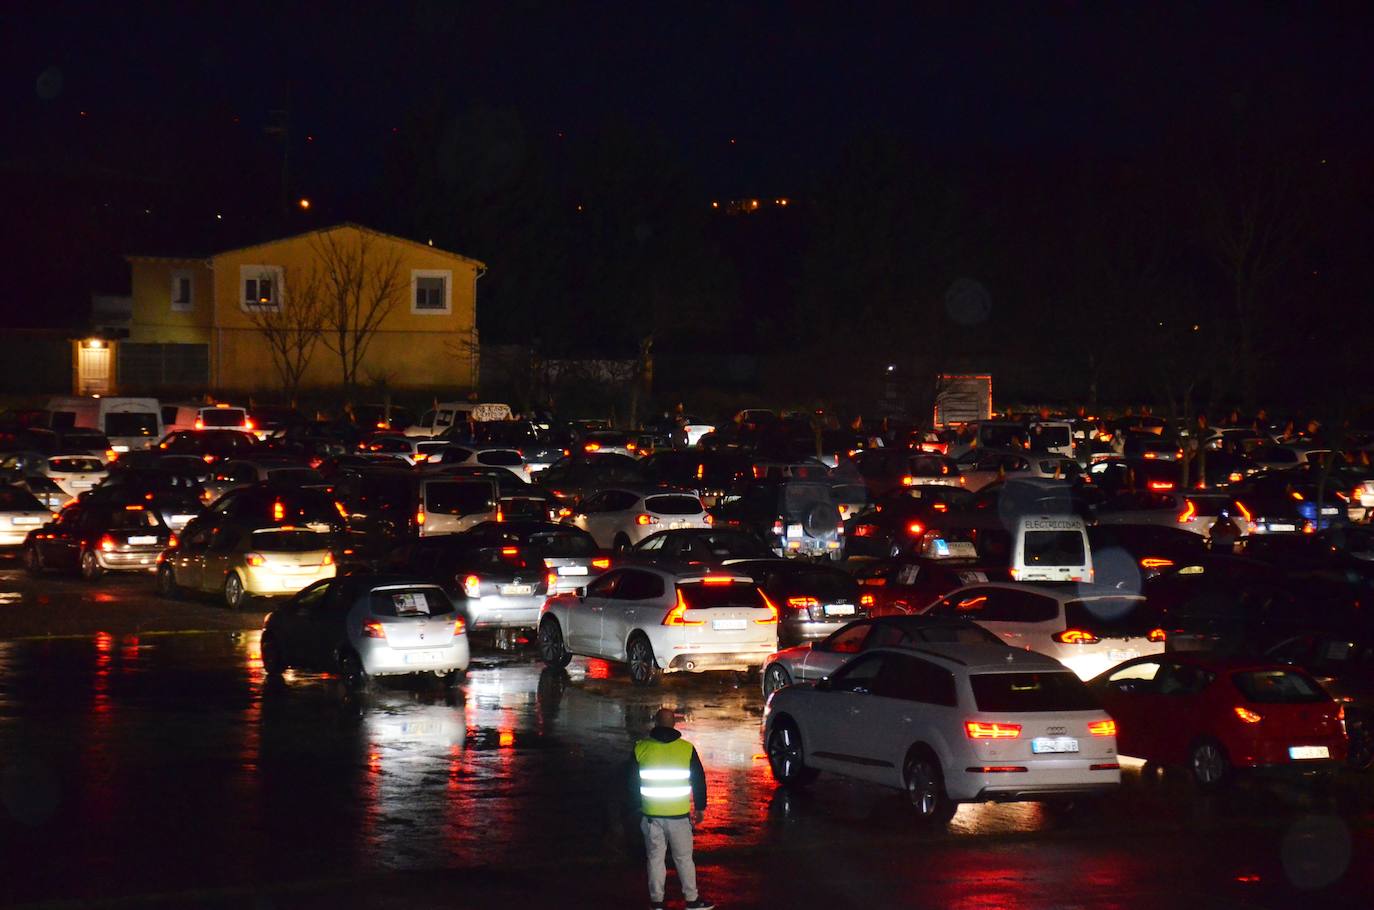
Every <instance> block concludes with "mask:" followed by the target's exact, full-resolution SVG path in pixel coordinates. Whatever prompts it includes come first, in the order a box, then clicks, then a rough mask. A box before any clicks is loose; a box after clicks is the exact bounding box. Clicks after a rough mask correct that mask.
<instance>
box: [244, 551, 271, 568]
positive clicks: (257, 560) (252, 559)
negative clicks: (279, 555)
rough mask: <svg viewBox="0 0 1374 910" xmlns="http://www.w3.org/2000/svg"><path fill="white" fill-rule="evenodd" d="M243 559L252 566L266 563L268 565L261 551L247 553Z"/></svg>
mask: <svg viewBox="0 0 1374 910" xmlns="http://www.w3.org/2000/svg"><path fill="white" fill-rule="evenodd" d="M243 560H244V562H246V563H248V564H249V565H250V566H264V565H267V560H266V559H264V558H263V556H262V554H261V553H249V554H247V555H246V556H244V557H243Z"/></svg>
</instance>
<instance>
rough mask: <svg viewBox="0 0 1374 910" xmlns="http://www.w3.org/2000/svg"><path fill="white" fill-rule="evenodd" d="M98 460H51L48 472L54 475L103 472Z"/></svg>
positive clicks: (49, 460)
mask: <svg viewBox="0 0 1374 910" xmlns="http://www.w3.org/2000/svg"><path fill="white" fill-rule="evenodd" d="M104 469H105V466H104V465H103V464H102V463H101V462H100V459H98V458H49V459H48V470H49V471H51V472H53V473H54V474H88V473H93V472H98V471H103V470H104Z"/></svg>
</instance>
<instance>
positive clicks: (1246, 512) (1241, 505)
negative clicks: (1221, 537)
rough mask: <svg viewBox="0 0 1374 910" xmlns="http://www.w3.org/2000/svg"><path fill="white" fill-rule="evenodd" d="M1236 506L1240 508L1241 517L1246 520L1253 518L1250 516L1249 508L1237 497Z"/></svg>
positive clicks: (1252, 519)
mask: <svg viewBox="0 0 1374 910" xmlns="http://www.w3.org/2000/svg"><path fill="white" fill-rule="evenodd" d="M1236 508H1237V509H1239V510H1240V517H1241V518H1244V519H1245V520H1246V521H1254V520H1255V519H1254V517H1253V516H1251V514H1250V510H1249V509H1247V508H1245V503H1243V502H1241V501H1240V500H1239V499H1237V500H1236Z"/></svg>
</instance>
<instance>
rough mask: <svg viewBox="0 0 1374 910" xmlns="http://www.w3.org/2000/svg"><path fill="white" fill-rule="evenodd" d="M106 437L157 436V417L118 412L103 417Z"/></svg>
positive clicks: (134, 412)
mask: <svg viewBox="0 0 1374 910" xmlns="http://www.w3.org/2000/svg"><path fill="white" fill-rule="evenodd" d="M105 435H106V436H144V437H147V438H150V439H151V438H152V437H154V436H156V435H157V415H156V414H148V413H144V412H139V411H120V412H118V413H114V414H106V415H105Z"/></svg>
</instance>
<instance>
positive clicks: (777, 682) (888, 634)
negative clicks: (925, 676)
mask: <svg viewBox="0 0 1374 910" xmlns="http://www.w3.org/2000/svg"><path fill="white" fill-rule="evenodd" d="M933 642H946V643H950V642H954V643H959V644H971V645H976V644H983V645H1002V644H1004V642H1003V641H1002V639H1000V638H998V637H997V636H996V635H993V634H992V633H991V632H989V631H988V630H987V629H984V628H983V627H982V626H980V625H978V624H977V623H972V622H969V621H968V620H966V619H945V618H936V617H931V616H919V615H918V616H882V617H878V618H877V619H860V620H857V621H855V622H851V623H849V624H848V625H846V626H844V627H843V628H841V629H839V630H837V631H835V632H833V633H831V634H830V636H829V637H827V638H825V639H823V640H822V641H817V642H807V643H804V644H800V645H797V646H795V647H792V648H787V649H785V650H782V651H779V652H777V653H776V654H773V655H771V656H770V657H769V658H768V661H767V662H766V663H765V664H764V665H763V694H764V695H768V694H769V693H770V692H773V691H776V690H777V689H781V688H782V687H783V686H790V685H793V684H796V683H814V682H815V681H816V680H818V679H825V678H826V677H827V676H829V675H830V674H832V673H834V672H835V671H836V670H838V669H839V668H840V667H842V666H844V664H845V662H846V661H848V660H849V659H850V658H852V657H853V656H854V655H855V654H862V653H863V652H865V651H868V650H869V649H871V648H917V647H920V646H921V645H923V644H930V643H933Z"/></svg>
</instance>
